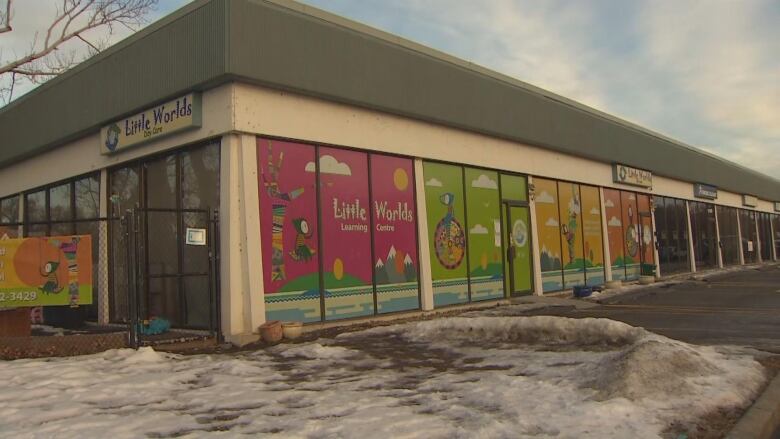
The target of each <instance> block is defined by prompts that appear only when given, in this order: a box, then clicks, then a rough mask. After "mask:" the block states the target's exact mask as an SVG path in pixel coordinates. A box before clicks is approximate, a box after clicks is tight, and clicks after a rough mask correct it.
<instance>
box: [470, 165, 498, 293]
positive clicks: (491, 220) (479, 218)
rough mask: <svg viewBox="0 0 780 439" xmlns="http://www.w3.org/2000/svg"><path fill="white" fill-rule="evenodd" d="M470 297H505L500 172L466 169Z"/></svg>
mask: <svg viewBox="0 0 780 439" xmlns="http://www.w3.org/2000/svg"><path fill="white" fill-rule="evenodd" d="M465 177H466V219H467V222H468V240H467V241H468V257H469V268H470V269H471V273H470V285H471V299H472V300H474V301H478V300H489V299H499V298H501V297H503V296H504V276H503V271H504V266H503V258H502V250H501V248H502V246H501V216H500V215H501V199H500V197H499V192H498V173H496V172H492V171H486V170H482V169H473V168H466V169H465Z"/></svg>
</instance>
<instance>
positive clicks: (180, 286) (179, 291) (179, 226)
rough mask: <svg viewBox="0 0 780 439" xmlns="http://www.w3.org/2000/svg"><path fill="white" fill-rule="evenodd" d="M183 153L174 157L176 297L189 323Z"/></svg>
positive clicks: (181, 312)
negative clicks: (182, 191)
mask: <svg viewBox="0 0 780 439" xmlns="http://www.w3.org/2000/svg"><path fill="white" fill-rule="evenodd" d="M182 153H183V152H182V151H178V152H176V153H175V155H174V157H175V159H174V167H175V172H176V178H175V179H174V181H175V182H176V189H175V191H174V192H175V193H176V213H175V215H176V249H177V258H178V260H177V264H176V270H177V274H178V275H179V277H177V282H176V295H177V297H178V303H179V315H181V320H182V321H184V322H186V321H187V303H186V300H187V299H186V295H185V294H184V281H183V277H181V274H182V272H183V271H184V267H183V264H184V263H183V259H184V248H183V243H182V240H181V233H182V230H184V215H183V214H182V212H181V208H182V193H181V179H182V172H181V156H182Z"/></svg>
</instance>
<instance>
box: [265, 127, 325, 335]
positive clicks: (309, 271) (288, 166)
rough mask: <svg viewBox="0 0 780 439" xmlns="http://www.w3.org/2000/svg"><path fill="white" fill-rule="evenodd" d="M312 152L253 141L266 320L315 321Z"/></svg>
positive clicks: (317, 284) (316, 282)
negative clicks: (255, 155)
mask: <svg viewBox="0 0 780 439" xmlns="http://www.w3.org/2000/svg"><path fill="white" fill-rule="evenodd" d="M314 160H315V149H314V147H312V146H309V145H303V144H297V143H290V142H281V141H276V140H268V139H257V161H258V169H259V171H260V172H259V174H260V175H259V189H260V235H261V240H262V254H263V279H264V286H265V302H266V313H267V316H268V318H269V320H292V321H302V322H314V321H320V319H321V311H320V276H319V255H320V252H319V245H318V236H319V235H318V227H317V221H318V220H317V185H316V174H315V168H314Z"/></svg>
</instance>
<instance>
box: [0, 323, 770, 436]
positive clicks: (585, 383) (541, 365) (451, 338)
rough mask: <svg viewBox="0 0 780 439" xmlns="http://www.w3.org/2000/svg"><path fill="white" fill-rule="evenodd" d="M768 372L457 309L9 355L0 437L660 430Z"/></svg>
mask: <svg viewBox="0 0 780 439" xmlns="http://www.w3.org/2000/svg"><path fill="white" fill-rule="evenodd" d="M764 380H765V378H764V376H763V371H762V368H761V366H760V365H758V363H756V362H755V361H754V360H753V359H752V358H751V357H750V356H748V355H745V354H740V353H739V352H738V351H734V350H732V351H731V352H726V351H723V350H716V349H714V348H709V347H696V346H691V345H687V344H685V343H681V342H677V341H674V340H670V339H667V338H664V337H661V336H658V335H655V334H652V333H649V332H647V331H645V330H643V329H639V328H633V327H631V326H628V325H625V324H623V323H618V322H614V321H610V320H605V319H582V320H575V319H567V318H561V317H545V316H541V317H479V318H449V319H439V320H432V321H426V322H417V323H408V324H403V325H394V326H388V327H382V328H374V329H370V330H366V331H360V332H355V333H351V334H343V335H342V336H339V337H337V338H335V339H321V340H318V341H316V342H310V343H301V344H295V345H279V346H276V347H274V348H271V349H268V350H264V351H258V352H254V353H250V354H243V355H237V356H209V355H197V356H179V355H173V354H165V353H158V352H155V351H153V350H152V349H148V348H147V349H141V350H139V351H131V350H116V351H108V352H105V353H103V354H100V355H92V356H85V357H76V358H66V359H49V360H20V361H12V362H0V382H2V383H3V391H2V392H0V436H3V437H5V436H8V437H33V438H35V437H63V438H81V437H111V438H112V439H121V438H134V437H152V438H162V437H186V438H196V437H210V436H212V435H222V436H226V437H234V436H239V435H250V436H253V435H254V436H261V435H270V434H276V435H278V436H279V437H295V438H297V437H301V438H305V437H323V438H327V437H347V438H350V437H354V438H365V437H406V438H449V437H578V438H604V437H632V438H654V437H659V434H660V433H661V432H662V431H663V430H664V428H666V427H667V426H668V425H669V424H670V423H671V422H682V423H685V422H692V421H693V420H694V419H695V418H696V417H697V416H699V415H702V414H705V413H709V412H711V411H713V410H716V409H719V408H731V407H740V406H744V405H746V404H748V403H749V401H750V400H751V399H752V398H753V397H754V395H755V393H756V392H757V391H758V389H759V387H760V386H761V384H762V383H763V382H764Z"/></svg>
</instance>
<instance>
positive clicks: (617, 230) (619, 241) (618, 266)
mask: <svg viewBox="0 0 780 439" xmlns="http://www.w3.org/2000/svg"><path fill="white" fill-rule="evenodd" d="M604 211H605V213H606V216H607V217H606V220H607V238H608V239H609V254H610V257H611V258H612V261H611V264H612V279H613V280H624V279H626V262H625V260H626V258H625V251H626V235H625V233H624V230H623V213H622V208H621V197H620V191H619V190H615V189H604Z"/></svg>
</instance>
